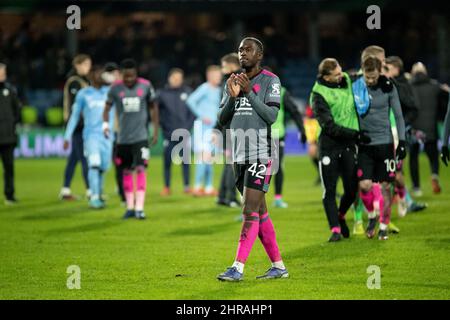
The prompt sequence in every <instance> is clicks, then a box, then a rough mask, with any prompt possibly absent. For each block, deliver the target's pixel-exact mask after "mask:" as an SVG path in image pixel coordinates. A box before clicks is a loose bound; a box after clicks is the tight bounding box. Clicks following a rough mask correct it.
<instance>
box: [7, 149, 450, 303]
mask: <svg viewBox="0 0 450 320" xmlns="http://www.w3.org/2000/svg"><path fill="white" fill-rule="evenodd" d="M421 161H422V172H421V174H422V183H423V189H424V197H423V198H422V199H420V200H421V201H425V202H428V204H429V208H428V209H427V210H426V211H424V212H421V213H417V214H409V215H407V216H406V217H405V218H403V219H399V218H398V217H397V211H396V208H394V209H393V217H394V219H393V221H394V222H395V223H396V224H397V225H398V226H399V227H400V229H401V233H400V234H399V235H392V236H391V237H390V239H389V240H388V241H386V242H381V241H378V240H376V239H374V240H368V239H366V238H364V237H351V238H350V239H349V240H344V241H341V242H340V243H333V244H330V243H327V242H326V240H327V239H328V236H329V231H328V228H327V223H326V219H325V214H324V212H323V209H322V204H321V195H322V190H321V188H320V187H315V186H313V181H314V179H315V178H316V173H315V170H314V169H313V167H312V165H311V163H310V161H309V159H308V158H306V157H288V158H287V159H286V172H287V174H286V183H285V200H286V201H287V202H288V203H289V208H288V209H271V210H270V213H271V217H272V219H273V221H274V224H275V228H276V230H277V238H278V242H279V245H280V249H281V251H282V255H283V258H284V261H285V264H286V266H287V267H288V269H289V272H290V275H291V277H290V278H289V279H282V280H278V281H258V280H256V279H255V276H257V275H259V274H261V273H263V272H264V271H265V270H266V269H267V268H268V267H269V261H268V259H267V257H266V255H265V253H264V250H263V247H262V246H261V244H260V243H259V242H258V241H257V242H256V244H255V246H254V248H253V251H252V252H251V254H250V257H249V260H248V262H247V264H246V269H245V280H244V281H243V282H241V283H221V282H218V281H217V280H216V278H215V277H216V275H217V274H219V273H220V272H222V271H224V269H225V268H226V267H227V266H229V265H230V264H231V263H232V261H233V258H234V254H235V250H236V245H237V240H238V237H239V231H240V227H241V225H240V223H239V222H236V221H235V218H236V216H237V215H238V214H239V211H240V210H239V209H228V208H219V207H217V206H216V205H215V202H214V199H212V198H202V199H194V198H192V197H189V196H186V195H183V194H181V183H180V180H181V173H180V168H179V167H175V168H174V172H173V178H174V179H173V180H174V181H173V189H174V190H173V191H174V195H173V196H172V197H169V198H161V197H160V196H159V192H160V190H161V188H162V165H161V159H159V158H154V159H152V160H151V163H150V167H149V170H148V185H149V192H148V195H147V203H146V213H147V216H148V219H147V220H146V221H137V220H130V221H122V220H121V216H122V214H123V212H124V209H123V208H122V207H121V206H120V203H119V199H118V197H117V196H115V194H114V190H115V185H114V181H113V174H112V173H113V171H112V170H110V171H109V173H108V176H107V179H106V193H107V194H108V195H109V201H108V203H107V208H106V209H104V210H101V211H92V210H89V209H88V208H87V204H86V202H85V201H78V202H72V203H64V202H61V201H59V200H58V198H57V195H58V192H59V189H60V186H61V183H62V174H63V168H64V164H65V161H64V160H63V159H51V160H18V161H17V162H16V189H17V197H18V198H19V200H20V204H19V205H17V206H16V207H6V206H3V204H1V205H0V298H1V299H432V298H433V299H449V298H450V193H449V190H450V179H449V178H450V169H446V168H442V177H441V182H442V185H443V190H444V191H443V193H442V194H441V195H438V196H434V195H432V194H431V188H430V183H429V169H428V163H426V161H425V158H422V159H421ZM78 170H79V168H78V169H77V173H76V176H75V179H74V183H73V186H72V187H73V190H74V191H75V193H78V194H82V193H83V187H82V183H81V178H80V174H79V171H78ZM0 171H1V170H0ZM220 171H221V170H220V168H217V169H216V170H215V175H216V180H215V182H216V184H218V177H219V175H220ZM0 174H2V172H0ZM272 200H273V185H272V186H271V189H270V191H269V194H268V202H269V204H271V203H272ZM348 217H349V226H350V227H352V221H353V213H350V214H349V215H348ZM70 265H77V266H79V267H80V269H81V289H79V290H69V289H68V288H67V286H66V281H67V278H68V277H69V274H68V273H67V272H66V270H67V267H68V266H70ZM370 265H377V266H379V267H380V268H381V289H379V290H377V289H374V290H369V289H368V288H367V285H366V282H367V279H368V277H369V276H370V275H369V274H368V273H367V268H368V266H370Z"/></svg>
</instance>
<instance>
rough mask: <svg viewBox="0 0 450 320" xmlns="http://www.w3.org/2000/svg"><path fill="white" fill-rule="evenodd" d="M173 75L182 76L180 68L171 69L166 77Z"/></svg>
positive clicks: (182, 72)
mask: <svg viewBox="0 0 450 320" xmlns="http://www.w3.org/2000/svg"><path fill="white" fill-rule="evenodd" d="M174 73H180V74H181V75H184V71H183V69H180V68H172V69H170V70H169V74H168V76H167V77H170V76H171V75H173V74H174Z"/></svg>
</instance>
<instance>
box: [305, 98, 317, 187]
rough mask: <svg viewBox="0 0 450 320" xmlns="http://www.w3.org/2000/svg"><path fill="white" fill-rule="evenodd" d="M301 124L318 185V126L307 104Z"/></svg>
mask: <svg viewBox="0 0 450 320" xmlns="http://www.w3.org/2000/svg"><path fill="white" fill-rule="evenodd" d="M303 126H304V128H305V134H306V142H307V143H308V156H309V158H310V159H311V161H312V163H313V165H314V168H315V169H316V171H317V179H316V180H315V182H314V184H315V185H320V183H321V180H320V172H319V146H318V142H319V141H318V140H319V135H320V126H319V122H317V119H316V118H314V111H313V110H312V108H311V106H310V105H309V104H307V105H306V108H305V118H304V120H303Z"/></svg>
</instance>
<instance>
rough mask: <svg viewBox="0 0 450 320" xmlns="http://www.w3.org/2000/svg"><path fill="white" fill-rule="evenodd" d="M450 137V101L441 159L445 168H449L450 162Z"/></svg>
mask: <svg viewBox="0 0 450 320" xmlns="http://www.w3.org/2000/svg"><path fill="white" fill-rule="evenodd" d="M449 135H450V99H449V100H448V106H447V114H446V115H445V120H444V130H443V133H442V148H441V159H442V162H443V163H444V164H445V166H446V167H447V166H448V162H449V160H450V154H449V151H448V138H449Z"/></svg>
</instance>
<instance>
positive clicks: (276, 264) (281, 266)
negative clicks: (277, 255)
mask: <svg viewBox="0 0 450 320" xmlns="http://www.w3.org/2000/svg"><path fill="white" fill-rule="evenodd" d="M272 267H274V268H278V269H281V270H284V269H286V267H285V266H284V263H283V260H281V261H275V262H272Z"/></svg>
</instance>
